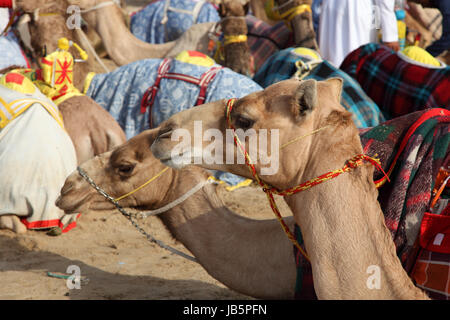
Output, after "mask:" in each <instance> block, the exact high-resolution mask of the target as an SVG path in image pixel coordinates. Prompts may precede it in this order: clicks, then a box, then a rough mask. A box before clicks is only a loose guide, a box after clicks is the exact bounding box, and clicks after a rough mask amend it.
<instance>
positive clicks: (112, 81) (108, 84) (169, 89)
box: [87, 59, 262, 185]
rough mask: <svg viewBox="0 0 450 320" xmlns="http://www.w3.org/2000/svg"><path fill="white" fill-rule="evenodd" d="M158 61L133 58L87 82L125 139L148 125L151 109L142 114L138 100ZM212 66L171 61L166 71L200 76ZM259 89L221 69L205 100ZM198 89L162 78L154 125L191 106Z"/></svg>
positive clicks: (234, 178)
mask: <svg viewBox="0 0 450 320" xmlns="http://www.w3.org/2000/svg"><path fill="white" fill-rule="evenodd" d="M161 62H162V60H161V59H145V60H140V61H136V62H133V63H130V64H128V65H125V66H122V67H120V68H117V69H116V70H114V71H113V72H110V73H104V74H97V75H95V76H94V77H93V79H92V82H91V84H90V85H89V88H88V90H87V95H88V96H90V97H91V98H92V99H94V100H95V101H96V102H97V103H98V104H100V105H101V106H102V107H103V108H105V109H106V110H107V111H108V112H109V113H111V115H112V116H113V117H114V119H116V120H117V122H118V123H119V124H120V126H121V127H122V129H123V130H124V131H125V134H126V136H127V139H129V138H131V137H133V136H135V135H137V134H138V133H140V132H142V131H144V130H146V129H149V127H150V126H149V122H148V119H149V109H150V108H147V109H146V111H145V113H141V100H142V98H143V96H144V93H145V92H146V91H147V89H148V88H149V87H151V86H153V84H154V83H155V80H156V77H157V73H158V72H157V71H158V67H159V65H160V63H161ZM218 66H219V65H214V66H212V67H218ZM212 67H203V66H198V65H193V64H189V63H184V62H180V61H177V60H172V62H171V64H170V69H169V71H168V72H170V73H178V74H185V75H189V76H192V77H196V78H200V77H201V75H202V74H204V73H205V72H206V71H207V70H209V69H210V68H212ZM260 90H262V88H261V87H260V86H259V85H258V84H257V83H255V82H254V81H253V80H251V79H250V78H248V77H246V76H244V75H241V74H238V73H236V72H234V71H232V70H230V69H228V68H223V69H221V70H219V71H218V73H217V75H216V76H215V78H214V79H213V80H212V81H211V82H210V83H209V85H208V89H207V91H206V97H205V98H206V99H205V102H204V103H208V102H213V101H217V100H221V99H229V98H241V97H244V96H246V95H248V94H250V93H252V92H255V91H260ZM199 92H200V88H199V87H198V86H197V85H195V84H193V83H190V82H186V81H182V80H177V79H167V78H163V79H161V82H160V85H159V90H158V92H157V94H156V98H155V100H154V104H153V107H152V108H151V109H152V114H151V116H152V121H153V125H154V126H155V127H156V126H159V125H160V124H161V122H163V121H165V120H167V119H168V118H170V117H171V116H172V115H173V114H175V113H177V112H180V111H182V110H186V109H189V108H191V107H192V106H194V105H195V103H196V101H197V98H198V95H199ZM217 177H218V178H220V179H221V180H224V181H226V182H227V183H229V184H231V185H235V184H237V183H239V182H241V181H243V179H242V178H240V177H237V176H234V175H231V174H228V173H221V174H219V175H218V176H217Z"/></svg>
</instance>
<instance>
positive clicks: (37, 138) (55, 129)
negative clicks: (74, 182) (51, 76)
mask: <svg viewBox="0 0 450 320" xmlns="http://www.w3.org/2000/svg"><path fill="white" fill-rule="evenodd" d="M0 97H1V98H2V99H4V100H5V101H7V102H8V101H14V100H16V99H23V98H30V95H24V94H22V93H19V92H16V91H13V90H10V89H8V88H6V87H4V86H2V85H0ZM31 97H32V98H37V99H40V100H41V99H42V100H44V101H45V102H47V103H52V102H51V101H50V100H49V99H47V98H46V97H45V96H43V95H42V94H41V93H40V92H36V93H34V94H33V95H32V96H31ZM0 130H1V131H0V215H3V214H15V215H17V216H19V217H21V218H26V219H25V220H24V221H23V222H24V223H25V224H26V225H27V226H28V228H30V229H34V228H45V227H53V226H67V225H68V224H70V223H71V222H74V221H75V219H76V216H77V215H76V214H71V215H65V214H64V212H63V211H62V210H61V209H59V208H58V207H56V205H55V201H56V199H57V197H58V196H59V193H60V190H61V188H62V186H63V185H64V182H65V179H66V178H67V176H68V175H69V174H71V173H72V172H73V171H74V170H75V169H76V166H77V161H76V154H75V149H74V146H73V143H72V141H71V139H70V137H69V135H68V134H67V132H66V131H65V130H63V129H62V128H61V127H60V125H59V124H58V123H57V122H56V120H55V119H54V118H53V117H52V116H51V115H50V114H49V113H48V111H47V110H46V109H45V108H44V107H43V106H42V105H40V104H39V103H34V104H33V105H32V106H30V107H29V108H28V109H27V110H26V111H25V112H24V113H23V114H21V115H19V116H18V117H17V118H16V119H14V120H12V121H11V122H10V123H8V124H7V125H6V127H4V128H3V129H0Z"/></svg>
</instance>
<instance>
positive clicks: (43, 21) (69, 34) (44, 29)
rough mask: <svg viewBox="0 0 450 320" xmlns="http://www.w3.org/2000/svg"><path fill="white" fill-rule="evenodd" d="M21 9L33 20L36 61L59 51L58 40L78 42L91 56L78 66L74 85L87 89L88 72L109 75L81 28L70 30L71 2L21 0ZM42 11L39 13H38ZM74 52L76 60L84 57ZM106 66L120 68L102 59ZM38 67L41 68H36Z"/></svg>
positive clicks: (32, 39)
mask: <svg viewBox="0 0 450 320" xmlns="http://www.w3.org/2000/svg"><path fill="white" fill-rule="evenodd" d="M16 7H17V9H18V10H21V11H23V12H24V13H27V14H28V16H29V17H30V22H29V26H28V29H29V32H30V40H31V41H30V42H31V43H30V45H31V47H32V52H30V54H31V55H32V56H33V58H34V59H35V60H39V58H41V57H42V56H43V55H45V52H46V53H51V52H54V51H55V50H56V49H57V43H58V39H60V38H62V37H65V38H67V39H69V40H72V41H74V42H76V43H78V44H79V45H80V46H81V47H83V48H84V49H85V50H86V52H87V53H88V56H89V57H88V59H87V61H86V62H83V63H76V67H75V68H74V72H73V75H74V84H75V87H77V88H78V89H79V90H83V85H84V80H85V78H86V75H87V73H88V72H90V71H92V72H97V73H99V72H105V70H104V68H103V67H102V66H101V65H100V64H99V62H98V61H97V60H96V59H95V58H94V54H93V53H92V51H91V50H89V46H88V45H86V40H85V39H84V37H83V36H82V34H81V32H80V31H79V30H78V29H69V28H68V27H67V24H66V22H67V20H68V14H67V13H66V10H67V7H68V5H67V2H66V1H65V0H59V1H55V2H50V3H49V1H44V0H36V1H35V0H19V1H17V3H16ZM38 9H39V14H35V12H36V10H38ZM70 52H71V53H72V55H73V56H74V57H75V58H78V59H79V58H80V55H79V53H78V51H77V50H76V49H75V48H71V49H70ZM102 63H103V64H105V65H106V67H107V68H108V69H110V70H113V69H115V68H117V65H116V64H115V63H114V62H112V61H111V60H109V59H102ZM35 67H37V66H35Z"/></svg>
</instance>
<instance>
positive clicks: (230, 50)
mask: <svg viewBox="0 0 450 320" xmlns="http://www.w3.org/2000/svg"><path fill="white" fill-rule="evenodd" d="M247 12H248V2H247V3H246V4H244V3H242V2H241V1H240V0H222V2H221V3H220V5H219V15H220V17H221V18H222V20H221V22H220V25H221V27H222V31H223V35H224V42H223V45H224V48H223V55H219V57H218V59H219V62H220V64H222V65H223V66H225V67H228V68H230V69H231V70H233V71H235V72H238V73H241V74H244V75H246V76H250V77H251V76H252V74H253V73H254V70H253V69H254V67H253V60H252V56H251V54H250V47H249V46H248V43H247V33H248V28H247V22H246V20H245V15H246V14H247Z"/></svg>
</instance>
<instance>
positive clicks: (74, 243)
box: [0, 186, 289, 299]
mask: <svg viewBox="0 0 450 320" xmlns="http://www.w3.org/2000/svg"><path fill="white" fill-rule="evenodd" d="M219 194H220V196H221V198H222V199H223V200H224V201H225V203H226V205H227V206H228V207H229V208H231V209H232V210H234V211H235V212H236V213H238V214H241V215H243V216H246V217H251V218H256V219H267V218H269V219H270V218H274V216H273V213H272V211H271V209H270V207H269V204H268V202H267V199H266V196H265V195H264V193H263V192H262V191H261V190H260V189H259V188H257V187H254V186H250V187H245V188H241V189H238V190H235V191H232V192H229V191H226V190H224V188H222V187H221V188H220V189H219ZM278 203H279V204H280V205H281V206H280V207H281V208H282V209H283V210H282V211H283V213H284V215H286V214H289V209H287V207H286V205H285V203H283V201H282V200H281V199H278ZM141 221H142V220H141ZM141 223H142V225H143V226H145V230H147V231H148V232H150V233H151V234H152V235H153V236H154V237H156V238H157V239H160V240H162V241H164V242H166V243H167V244H169V245H172V246H174V247H175V248H177V249H179V250H182V251H184V252H186V253H189V251H188V250H187V249H186V248H185V247H184V246H183V245H182V244H181V243H180V242H178V241H176V240H175V239H173V238H172V236H171V235H170V234H169V232H168V231H167V229H166V227H165V226H164V225H163V224H162V222H161V221H160V220H159V219H158V218H157V217H150V218H148V219H146V220H144V221H142V222H141ZM280 228H281V227H280ZM70 265H76V266H78V267H79V268H80V271H81V276H83V277H87V278H88V279H89V282H88V283H87V284H86V283H82V284H81V289H79V290H78V289H71V290H69V289H68V287H67V286H66V280H64V279H57V278H52V277H48V276H47V272H58V273H65V272H66V270H67V268H68V267H69V266H70ZM0 283H1V287H0V299H252V298H251V297H248V296H245V295H243V294H240V293H238V292H235V291H233V290H231V289H228V288H227V287H225V286H224V285H223V284H221V283H220V282H218V281H217V280H215V279H214V278H212V277H211V276H210V275H209V274H208V273H207V272H206V271H205V270H204V269H203V268H202V267H201V266H200V265H199V264H197V263H194V262H191V261H188V260H185V259H183V258H181V257H179V256H177V255H174V254H172V253H170V252H168V251H166V250H164V249H161V248H160V247H158V246H157V245H155V244H152V243H150V242H148V241H147V240H146V239H145V237H144V236H143V235H141V234H140V233H139V232H138V231H137V230H136V229H135V228H134V227H133V226H132V225H131V224H130V223H129V221H128V220H126V218H125V217H123V216H122V215H121V214H120V213H119V212H113V211H112V212H108V213H104V212H102V213H98V212H95V213H94V212H91V213H89V212H88V213H83V214H82V216H81V217H80V219H79V220H78V223H77V226H76V227H75V228H74V229H72V230H70V231H69V232H67V233H65V234H63V235H61V236H57V237H52V236H48V235H47V234H46V233H45V232H44V231H30V230H29V231H27V233H26V234H22V235H17V234H15V233H13V232H12V231H9V230H0Z"/></svg>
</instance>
